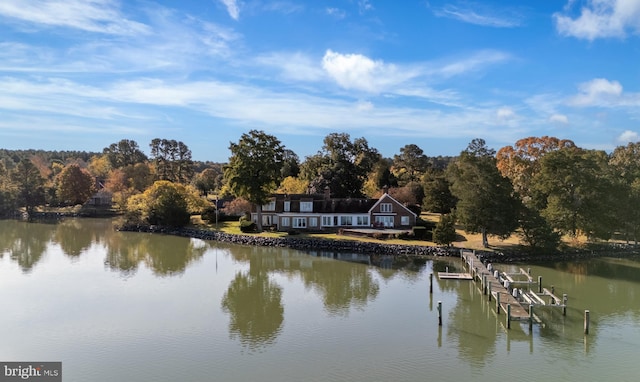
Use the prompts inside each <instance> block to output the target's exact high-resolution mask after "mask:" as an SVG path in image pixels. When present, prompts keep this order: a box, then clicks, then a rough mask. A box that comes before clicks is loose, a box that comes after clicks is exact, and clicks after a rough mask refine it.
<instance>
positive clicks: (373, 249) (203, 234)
mask: <svg viewBox="0 0 640 382" xmlns="http://www.w3.org/2000/svg"><path fill="white" fill-rule="evenodd" d="M118 230H119V231H127V232H147V233H158V234H164V235H174V236H182V237H190V238H197V239H202V240H213V241H219V242H224V243H231V244H240V245H251V246H266V247H286V248H292V249H297V250H301V251H310V250H314V251H335V252H348V253H362V254H371V255H377V256H394V257H398V258H400V257H405V258H426V257H438V256H447V257H453V256H460V250H461V248H458V247H438V246H427V245H424V246H421V245H402V244H384V243H373V242H361V241H354V240H327V239H313V238H299V237H295V236H289V237H279V238H271V237H261V236H252V235H234V234H227V233H222V232H214V231H209V230H203V229H197V228H169V227H161V226H145V225H124V226H121V227H118ZM476 254H477V255H479V257H480V258H481V259H482V261H483V262H491V263H522V262H527V263H532V262H549V261H568V260H576V259H584V258H593V257H602V256H605V255H606V256H611V255H612V254H613V255H615V256H619V257H632V256H640V248H639V247H638V246H634V245H631V244H607V245H601V246H599V247H594V248H591V249H588V250H575V251H571V252H566V251H565V252H558V253H554V254H548V255H530V254H527V253H516V252H512V253H503V252H493V251H479V250H476Z"/></svg>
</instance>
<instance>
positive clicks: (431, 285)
mask: <svg viewBox="0 0 640 382" xmlns="http://www.w3.org/2000/svg"><path fill="white" fill-rule="evenodd" d="M429 293H430V294H433V273H430V274H429Z"/></svg>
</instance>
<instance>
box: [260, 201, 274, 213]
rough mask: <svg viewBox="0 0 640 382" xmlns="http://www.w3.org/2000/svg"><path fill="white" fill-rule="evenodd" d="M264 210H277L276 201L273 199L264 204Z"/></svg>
mask: <svg viewBox="0 0 640 382" xmlns="http://www.w3.org/2000/svg"><path fill="white" fill-rule="evenodd" d="M262 210H263V211H275V210H276V201H275V200H272V201H270V202H269V203H267V204H264V205H263V206H262Z"/></svg>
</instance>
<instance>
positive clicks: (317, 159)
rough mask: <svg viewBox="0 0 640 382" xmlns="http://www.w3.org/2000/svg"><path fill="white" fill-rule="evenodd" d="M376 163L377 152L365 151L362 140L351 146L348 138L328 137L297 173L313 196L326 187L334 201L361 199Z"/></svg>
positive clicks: (352, 143)
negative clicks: (320, 148)
mask: <svg viewBox="0 0 640 382" xmlns="http://www.w3.org/2000/svg"><path fill="white" fill-rule="evenodd" d="M379 160H380V154H379V153H378V150H376V149H374V148H371V147H369V144H368V143H367V140H366V139H365V138H357V139H355V140H354V141H353V142H352V141H351V138H350V136H349V134H346V133H332V134H329V135H328V136H326V137H325V138H324V145H323V147H322V150H321V151H319V152H318V153H317V154H315V155H313V156H310V157H307V158H306V160H305V162H304V163H303V164H302V165H301V169H300V170H301V175H302V178H303V179H307V180H309V181H310V184H311V188H312V190H315V192H318V193H321V192H324V189H325V188H326V187H329V189H330V190H331V194H332V195H333V196H334V197H337V198H347V197H361V196H363V186H364V183H365V181H366V179H367V176H368V174H369V173H370V172H371V171H372V169H373V167H374V165H375V164H376V163H377V162H378V161H379Z"/></svg>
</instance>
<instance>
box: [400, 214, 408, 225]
mask: <svg viewBox="0 0 640 382" xmlns="http://www.w3.org/2000/svg"><path fill="white" fill-rule="evenodd" d="M400 224H402V225H409V217H408V216H402V217H400Z"/></svg>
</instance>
